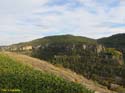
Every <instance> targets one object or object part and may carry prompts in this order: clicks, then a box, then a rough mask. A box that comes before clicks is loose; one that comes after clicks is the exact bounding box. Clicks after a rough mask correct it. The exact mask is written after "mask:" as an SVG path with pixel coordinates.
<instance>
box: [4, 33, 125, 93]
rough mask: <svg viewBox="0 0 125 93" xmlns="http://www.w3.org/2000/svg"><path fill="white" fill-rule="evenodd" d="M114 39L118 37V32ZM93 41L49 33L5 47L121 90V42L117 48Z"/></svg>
mask: <svg viewBox="0 0 125 93" xmlns="http://www.w3.org/2000/svg"><path fill="white" fill-rule="evenodd" d="M113 37H114V36H113ZM121 37H122V38H123V37H124V36H121ZM115 39H116V37H115ZM116 40H119V35H118V39H116ZM120 40H121V39H120ZM97 41H98V43H97ZM97 41H96V40H94V39H90V38H86V37H80V36H72V35H61V36H49V37H44V38H41V39H37V40H33V41H30V42H25V43H20V44H15V45H11V46H9V47H6V49H7V50H8V51H12V52H18V53H23V54H24V53H25V54H28V55H30V56H32V57H36V58H39V59H42V60H47V61H48V62H50V63H52V64H54V65H56V66H60V67H65V68H69V69H71V70H72V71H74V72H77V73H78V74H81V75H83V76H85V77H86V78H88V79H92V80H94V81H96V82H98V83H100V84H102V85H104V86H107V88H108V89H111V90H114V91H120V93H124V91H125V89H124V88H125V80H124V78H125V64H124V59H123V58H124V52H123V51H121V48H122V47H123V48H122V50H123V49H124V43H123V41H121V42H122V43H121V45H122V46H121V47H119V48H118V47H113V46H111V47H110V46H107V45H105V44H103V43H101V39H100V40H97ZM110 42H112V41H110ZM114 42H116V41H114ZM119 43H120V42H119ZM109 45H110V44H109ZM111 45H113V44H111ZM114 45H115V44H114ZM119 46H120V45H119ZM6 49H5V50H6ZM114 86H115V87H114Z"/></svg>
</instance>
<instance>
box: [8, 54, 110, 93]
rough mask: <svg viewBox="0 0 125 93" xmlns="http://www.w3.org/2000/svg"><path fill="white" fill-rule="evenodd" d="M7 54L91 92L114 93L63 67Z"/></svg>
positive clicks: (23, 56)
mask: <svg viewBox="0 0 125 93" xmlns="http://www.w3.org/2000/svg"><path fill="white" fill-rule="evenodd" d="M6 54H7V55H8V56H10V57H13V58H14V59H16V60H18V62H21V63H23V64H27V65H30V66H32V67H34V68H35V69H38V70H40V71H42V72H48V73H52V74H55V75H57V76H59V77H63V78H64V79H66V80H70V81H73V82H78V83H81V84H82V85H84V86H86V87H87V88H89V89H91V90H95V91H99V92H101V93H112V92H111V91H109V90H107V89H106V88H105V87H103V86H101V85H98V84H96V83H94V82H93V81H91V80H87V79H86V78H84V77H83V76H80V75H77V74H76V73H74V72H72V71H70V70H68V69H64V68H62V67H55V66H53V65H51V64H49V63H48V62H45V61H41V60H38V59H35V58H31V57H28V56H25V55H20V54H16V53H6Z"/></svg>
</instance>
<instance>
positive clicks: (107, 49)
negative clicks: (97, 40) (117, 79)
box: [105, 48, 122, 58]
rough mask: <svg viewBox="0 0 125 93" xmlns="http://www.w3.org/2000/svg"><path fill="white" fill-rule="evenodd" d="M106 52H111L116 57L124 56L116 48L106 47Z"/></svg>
mask: <svg viewBox="0 0 125 93" xmlns="http://www.w3.org/2000/svg"><path fill="white" fill-rule="evenodd" d="M105 53H108V54H111V55H113V56H115V57H116V58H119V57H120V56H122V53H121V52H119V51H117V50H116V49H114V48H106V50H105Z"/></svg>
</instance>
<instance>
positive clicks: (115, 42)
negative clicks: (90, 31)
mask: <svg viewBox="0 0 125 93" xmlns="http://www.w3.org/2000/svg"><path fill="white" fill-rule="evenodd" d="M97 41H98V43H101V44H103V45H105V46H106V47H109V48H125V34H116V35H112V36H111V37H107V38H101V39H98V40H97Z"/></svg>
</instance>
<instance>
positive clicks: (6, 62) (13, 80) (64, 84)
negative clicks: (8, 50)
mask: <svg viewBox="0 0 125 93" xmlns="http://www.w3.org/2000/svg"><path fill="white" fill-rule="evenodd" d="M21 59H22V58H21ZM22 60H23V59H22ZM24 61H25V59H24ZM29 61H31V60H29ZM20 62H21V61H20ZM2 89H5V90H7V89H10V90H9V91H12V90H11V89H18V90H20V92H17V93H92V92H90V91H88V90H87V89H86V88H84V87H82V86H81V85H80V84H76V83H73V82H69V81H66V80H64V79H62V78H59V77H57V76H55V75H52V74H47V73H44V72H41V71H38V70H34V69H33V68H32V67H31V66H26V65H24V64H21V63H19V62H18V61H17V60H16V59H15V58H14V57H13V58H12V56H11V57H10V56H8V55H7V54H3V53H0V93H1V91H2ZM4 93H12V92H4ZM15 93H16V91H15Z"/></svg>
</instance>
